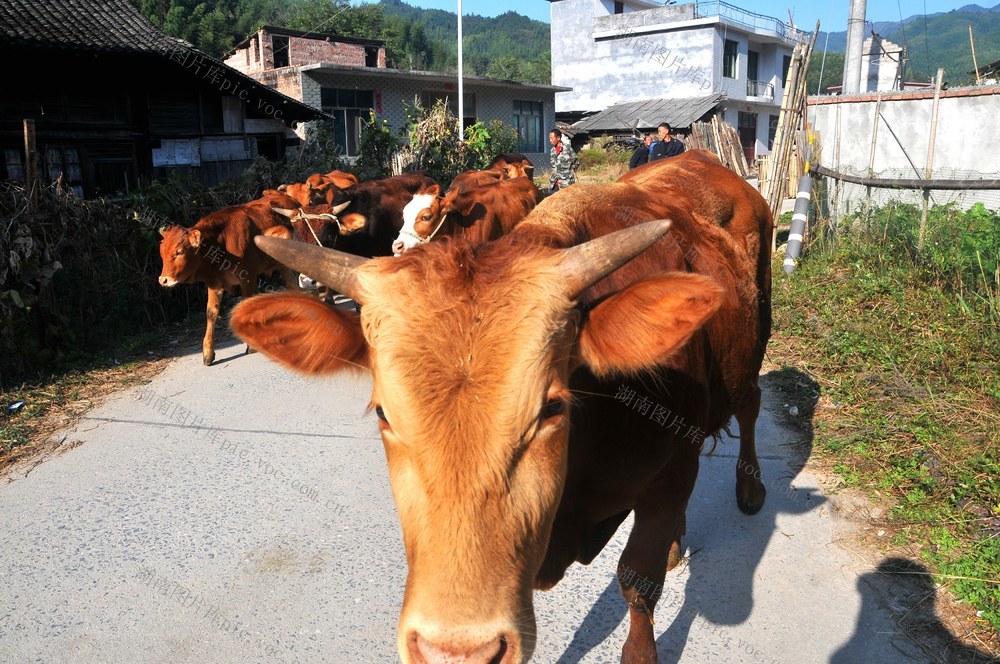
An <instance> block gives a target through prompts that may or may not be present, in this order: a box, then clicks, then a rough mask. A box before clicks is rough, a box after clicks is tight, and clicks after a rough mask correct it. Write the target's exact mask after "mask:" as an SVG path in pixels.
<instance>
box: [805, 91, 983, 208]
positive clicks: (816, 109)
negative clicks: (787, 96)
mask: <svg viewBox="0 0 1000 664" xmlns="http://www.w3.org/2000/svg"><path fill="white" fill-rule="evenodd" d="M933 97H934V94H933V92H920V93H912V92H908V93H894V94H883V96H882V108H881V114H882V117H883V118H884V121H881V122H880V123H879V127H878V134H877V136H876V137H875V141H874V142H875V147H874V163H873V166H872V172H873V174H874V177H878V178H907V179H912V178H923V176H924V168H925V166H926V164H927V149H928V144H929V142H930V134H931V132H930V128H931V116H932V108H933ZM875 107H876V96H875V95H861V96H857V97H846V98H842V97H814V98H812V99H810V101H809V108H808V116H809V121H810V122H811V123H812V126H813V130H814V131H815V132H816V133H817V135H818V137H819V141H820V151H819V154H818V155H816V156H815V157H814V161H815V162H817V163H819V164H820V165H822V166H825V167H826V168H830V169H833V170H836V171H840V172H843V173H848V174H852V175H859V176H867V175H868V162H869V159H870V158H871V155H872V142H873V131H872V127H873V126H874V118H875ZM838 109H839V118H838ZM997 117H1000V87H991V88H964V89H958V90H946V91H945V92H943V93H942V94H941V101H940V108H939V110H938V125H937V136H936V139H935V143H934V162H933V169H932V175H931V177H932V178H934V179H979V178H997V177H1000V175H998V174H1000V130H998V129H997V125H996V118H997ZM890 128H891V131H890ZM838 145H839V155H838V150H837V147H838ZM829 190H830V192H833V190H834V187H833V183H832V182H831V183H830V186H829ZM866 194H867V191H866V187H862V186H860V185H853V184H847V183H844V184H842V185H841V186H840V189H839V192H838V199H837V200H836V201H833V203H835V204H839V205H840V206H841V207H840V208H839V209H840V210H841V211H843V212H846V211H849V210H850V209H853V208H854V207H855V206H857V205H859V204H860V203H861V202H862V201H863V200H864V199H865V197H866ZM872 195H873V200H874V201H875V203H876V204H882V203H884V202H885V201H887V200H890V199H895V200H903V201H906V202H913V203H919V202H920V201H921V200H922V194H921V192H920V191H919V190H888V189H877V190H876V189H873V191H872ZM932 196H933V199H934V201H933V202H935V203H939V204H940V203H942V202H948V201H955V202H957V203H958V204H959V205H961V206H962V207H968V206H970V205H972V204H973V203H975V202H977V201H983V202H984V203H986V204H987V205H988V206H991V207H1000V192H996V191H993V192H990V191H985V192H967V193H963V192H953V191H944V190H939V191H934V192H932Z"/></svg>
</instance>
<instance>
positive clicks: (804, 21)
mask: <svg viewBox="0 0 1000 664" xmlns="http://www.w3.org/2000/svg"><path fill="white" fill-rule="evenodd" d="M726 1H727V2H729V4H732V5H736V6H737V7H741V8H743V9H747V10H749V11H753V12H756V13H758V14H766V15H767V16H774V17H775V18H780V19H781V20H783V21H785V22H787V21H788V10H789V9H791V10H792V15H793V16H794V18H795V24H796V26H797V27H799V28H802V29H804V30H812V28H813V27H814V26H815V25H816V21H817V19H818V20H819V21H820V22H821V23H822V26H821V29H822V30H830V31H833V32H841V31H844V30H846V29H847V12H848V8H849V7H850V1H849V0H726ZM406 2H408V3H409V4H411V5H414V6H416V7H424V8H427V9H445V10H448V11H456V9H457V8H458V2H457V0H406ZM681 3H682V4H683V3H685V0H681ZM969 4H978V5H979V6H981V7H992V6H994V5H996V2H995V0H868V20H869V21H898V20H900V11H902V16H903V18H907V17H909V16H913V15H921V14H923V13H924V12H925V11H926V12H927V13H928V14H934V13H937V12H948V11H951V10H953V9H958V8H959V7H964V6H965V5H969ZM901 8H902V9H901ZM925 8H926V9H925ZM506 11H515V12H517V13H519V14H524V15H525V16H529V17H531V18H533V19H537V20H539V21H545V22H546V23H548V22H549V3H548V2H547V0H520V1H519V2H498V1H497V0H463V2H462V12H463V13H464V14H479V15H480V16H496V15H497V14H502V13H504V12H506Z"/></svg>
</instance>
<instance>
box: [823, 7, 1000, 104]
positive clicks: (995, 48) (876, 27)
mask: <svg viewBox="0 0 1000 664" xmlns="http://www.w3.org/2000/svg"><path fill="white" fill-rule="evenodd" d="M969 26H972V35H973V38H974V39H975V42H976V60H977V61H978V64H979V66H980V68H982V67H983V65H985V64H989V63H991V62H996V61H997V60H1000V5H997V6H995V7H993V8H984V7H980V6H979V5H966V6H964V7H961V8H960V9H956V10H953V11H950V12H943V13H939V14H928V15H926V16H924V15H923V14H920V15H916V16H910V17H908V18H905V19H903V20H902V21H897V22H875V23H869V24H868V31H869V32H868V34H869V35H870V34H871V31H874V32H876V33H877V34H879V35H882V36H883V37H885V38H886V39H888V40H889V41H891V42H893V43H895V44H899V45H900V46H905V47H906V80H908V81H930V80H931V79H932V78H933V77H934V75H935V74H936V73H937V69H938V67H943V68H944V77H945V80H946V81H947V82H948V84H949V85H950V86H951V87H957V86H959V85H968V84H971V83H973V82H974V80H975V75H974V74H971V73H970V72H972V71H973V69H974V65H973V62H972V47H971V44H970V42H969ZM824 27H827V26H824ZM866 36H867V35H866ZM846 42H847V33H846V32H843V31H841V32H831V33H830V35H829V42H828V41H827V35H826V33H820V35H819V38H818V39H817V41H816V51H815V52H814V53H813V61H812V63H811V64H810V67H809V73H810V81H811V85H810V87H809V94H816V84H817V83H818V82H819V71H820V67H821V66H822V61H823V50H824V48H825V49H826V51H827V56H826V67H825V71H824V75H823V82H822V88H823V89H825V88H826V87H827V86H830V85H840V83H841V79H842V77H843V70H844V57H843V55H844V47H845V44H846Z"/></svg>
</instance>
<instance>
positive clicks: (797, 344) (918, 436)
mask: <svg viewBox="0 0 1000 664" xmlns="http://www.w3.org/2000/svg"><path fill="white" fill-rule="evenodd" d="M980 207H981V206H980ZM918 223H919V211H914V210H912V209H909V208H908V207H907V206H890V207H889V209H885V210H879V211H876V212H875V213H874V214H873V215H872V217H871V218H870V219H868V220H864V221H862V220H858V219H855V220H853V223H845V224H842V228H841V231H840V234H839V235H838V237H836V238H829V237H827V238H824V239H823V240H822V241H819V242H816V243H814V244H813V245H812V247H811V248H810V251H809V252H808V254H807V255H806V256H805V257H804V259H803V260H802V261H801V262H800V264H799V266H798V268H797V270H796V271H795V272H794V273H793V274H792V275H791V276H790V277H784V276H782V275H781V271H780V267H781V262H780V259H778V260H777V261H776V262H775V264H774V274H775V275H776V277H775V282H774V290H773V298H774V317H775V334H774V337H773V339H772V343H771V345H770V350H769V354H770V355H771V356H772V358H773V359H775V360H778V361H780V362H782V363H783V364H787V365H791V366H793V367H795V368H797V369H798V370H800V371H804V372H807V373H808V374H810V375H811V376H813V377H815V379H816V380H817V381H818V383H819V384H820V386H821V390H822V393H823V396H822V398H821V400H820V403H819V406H818V407H817V410H816V414H815V418H814V429H815V440H814V453H815V454H817V455H819V457H820V458H821V459H823V460H824V461H825V462H826V463H828V464H829V465H830V466H831V467H832V468H833V470H834V471H835V472H836V473H837V474H838V475H839V476H840V478H841V479H842V480H843V482H844V483H845V484H846V485H848V486H855V487H858V488H861V489H862V490H864V491H867V492H868V493H869V494H872V495H873V496H874V495H877V496H881V497H888V499H889V501H890V503H891V505H892V507H891V509H890V511H889V516H888V518H889V524H888V525H889V526H890V527H892V529H893V530H894V535H893V538H892V539H893V541H894V543H896V544H900V545H910V546H915V547H917V548H918V549H919V550H920V551H921V556H922V557H923V562H924V563H926V564H927V565H928V567H929V568H930V569H931V571H932V572H933V573H934V574H935V575H936V579H937V580H938V581H940V582H941V583H944V584H946V585H948V586H949V587H950V589H951V590H952V591H953V592H954V593H955V594H956V595H957V596H958V598H959V599H960V600H961V601H963V602H967V603H968V604H969V605H971V606H973V607H975V610H976V615H977V617H978V620H979V622H980V625H979V627H980V628H981V629H982V630H983V631H984V632H985V633H986V634H989V635H991V636H992V640H993V643H992V645H993V647H996V646H997V645H998V644H997V641H996V632H997V631H998V630H1000V583H998V580H1000V372H998V371H997V367H998V366H1000V326H998V324H1000V315H998V311H997V309H996V301H997V300H996V295H997V293H998V292H1000V291H998V284H1000V280H998V279H997V278H996V273H995V270H996V269H997V268H996V265H997V258H998V252H1000V218H998V217H997V216H996V215H992V214H991V213H988V212H987V211H985V210H982V209H978V208H973V210H971V211H970V212H967V213H962V212H960V211H956V210H954V209H952V208H944V209H936V210H935V211H934V212H933V213H932V215H931V219H930V223H929V224H928V228H927V236H926V243H925V245H924V248H923V249H918V242H917V235H916V230H915V229H916V224H918ZM991 270H992V271H994V272H991Z"/></svg>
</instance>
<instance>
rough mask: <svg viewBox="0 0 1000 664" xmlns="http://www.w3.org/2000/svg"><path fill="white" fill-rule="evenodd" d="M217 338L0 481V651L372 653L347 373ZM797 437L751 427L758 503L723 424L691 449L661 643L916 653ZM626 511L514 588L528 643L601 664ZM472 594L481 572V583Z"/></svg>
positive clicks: (371, 442) (387, 588)
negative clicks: (329, 372)
mask: <svg viewBox="0 0 1000 664" xmlns="http://www.w3.org/2000/svg"><path fill="white" fill-rule="evenodd" d="M241 350H242V346H241V345H239V344H237V343H236V342H235V341H232V342H229V343H228V344H223V345H222V347H221V348H220V349H219V353H218V356H219V358H220V362H219V364H217V365H216V366H213V367H210V368H204V367H202V366H201V361H200V356H199V354H198V353H197V351H195V350H193V351H192V353H191V354H190V355H188V356H185V357H181V358H179V359H177V360H176V361H174V362H173V363H172V364H171V366H170V367H169V368H168V369H167V370H166V371H165V372H164V373H162V374H161V375H160V376H158V377H157V378H156V379H155V380H153V382H152V383H150V384H149V385H147V386H146V387H144V388H141V389H138V388H137V389H129V390H126V391H123V392H121V393H119V394H117V395H116V396H114V397H113V398H111V399H110V400H108V401H107V402H106V403H105V404H104V405H103V406H101V407H99V408H96V409H94V410H93V411H91V412H90V413H89V414H88V415H87V416H86V417H85V418H84V419H83V420H82V421H80V422H79V424H78V426H77V427H76V428H75V429H74V430H73V431H70V432H68V433H69V439H70V440H73V439H79V440H81V441H83V444H82V445H80V446H79V447H77V448H76V449H73V450H71V451H69V452H67V453H66V454H64V455H62V456H60V457H58V458H55V459H52V460H49V461H47V462H45V463H43V464H41V465H40V466H38V467H36V468H35V469H34V470H32V471H31V472H30V473H29V474H28V475H27V476H24V474H23V472H22V473H20V474H15V475H14V476H13V480H14V481H12V482H11V483H9V484H6V485H3V486H0V532H2V533H3V549H2V556H0V662H18V663H20V662H129V663H134V662H211V663H213V664H225V663H229V662H234V663H235V662H254V661H259V662H337V663H341V662H344V663H354V662H393V661H396V660H397V658H396V652H395V631H396V620H397V616H398V612H399V609H400V602H401V598H402V591H403V585H404V580H405V574H406V563H405V558H404V555H403V549H402V543H401V539H400V530H399V526H398V523H397V518H396V513H395V508H394V505H393V501H392V497H391V494H390V491H389V484H388V479H387V473H386V467H385V457H384V454H383V451H382V444H381V442H380V439H379V437H378V433H377V426H376V421H375V417H374V415H372V414H366V413H365V409H366V406H367V403H368V398H369V393H370V384H369V381H368V380H367V379H362V378H350V377H343V378H337V379H331V380H310V379H305V378H301V377H299V376H296V375H293V374H291V373H288V372H286V371H284V370H282V369H281V368H279V367H278V366H276V365H274V364H272V363H270V362H269V361H268V360H266V359H265V358H264V357H263V356H261V355H252V356H244V355H242V354H241ZM800 437H801V434H793V433H789V432H786V431H783V430H781V429H779V428H777V427H776V426H775V424H774V421H773V419H772V418H771V416H770V414H768V413H766V412H765V413H764V414H763V415H762V418H761V421H760V422H759V423H758V440H759V444H760V452H761V457H762V465H763V469H764V474H765V475H764V477H765V484H766V486H767V488H768V499H767V503H766V505H765V506H764V509H763V511H762V512H761V513H760V514H758V515H757V516H755V517H746V516H744V515H743V514H741V513H740V512H739V511H738V510H737V508H736V502H735V499H734V496H733V483H734V480H733V477H734V472H735V470H734V469H735V454H736V452H737V444H736V443H734V442H733V441H731V440H728V439H726V440H725V441H723V443H722V444H720V445H719V447H718V449H717V450H716V452H715V453H714V454H713V455H712V456H706V457H705V458H704V459H703V463H702V468H701V474H700V476H699V478H698V484H697V488H696V489H695V493H694V497H693V498H692V502H691V505H690V508H689V510H688V524H689V525H688V531H689V532H688V536H687V538H686V542H685V543H686V546H687V548H688V552H689V553H690V562H689V564H688V565H686V566H684V567H683V568H678V570H675V572H672V573H671V574H670V575H668V585H667V589H666V591H665V594H664V599H663V600H662V601H661V602H660V605H659V606H658V607H657V609H656V632H657V635H658V640H657V644H658V648H659V652H660V661H661V662H663V663H665V664H674V663H677V662H684V663H688V662H697V663H722V664H727V663H734V664H735V663H747V664H750V663H765V664H772V663H778V662H780V663H786V662H787V663H789V664H791V663H795V664H799V663H803V662H835V663H836V664H852V663H855V662H880V663H883V664H884V663H890V664H892V663H895V662H925V661H927V657H926V656H924V655H918V654H917V653H918V651H917V650H915V649H914V647H913V646H912V645H910V643H909V642H908V641H907V640H906V639H905V638H904V637H903V636H902V635H900V634H899V633H898V631H897V630H896V629H895V628H894V627H893V625H892V623H891V622H890V621H889V619H888V617H887V615H886V614H885V613H884V611H883V609H882V608H880V604H879V600H878V598H877V597H875V596H874V595H873V594H872V593H871V592H869V591H868V590H866V585H865V584H864V583H863V582H861V581H862V578H861V575H862V574H863V573H864V572H865V571H870V570H866V569H864V568H863V565H862V563H861V561H859V560H858V559H857V558H856V557H854V556H852V555H851V554H850V553H848V552H847V551H846V550H845V549H843V548H841V547H840V546H838V544H836V543H835V541H836V540H837V538H838V519H837V518H836V517H835V516H832V515H831V512H830V510H829V507H828V506H827V505H826V504H825V503H826V501H825V499H824V497H823V495H822V494H821V493H820V492H819V490H818V488H817V487H818V485H817V483H816V481H815V480H814V479H813V478H812V477H810V476H809V475H808V474H805V473H800V472H797V470H798V468H799V467H800V464H790V462H789V461H788V459H789V457H790V456H791V455H790V453H789V451H788V449H787V448H786V447H785V446H786V445H789V444H793V443H796V442H797V439H798V438H800ZM629 527H630V522H626V524H625V525H623V526H622V528H621V530H620V532H619V533H618V535H617V536H616V537H615V538H614V539H613V540H612V542H611V543H610V544H609V546H608V547H607V548H606V549H605V551H604V552H603V553H602V554H601V555H600V556H599V557H598V558H597V559H596V560H595V561H594V563H593V564H592V565H591V566H589V567H582V566H576V567H574V568H573V569H572V570H571V571H570V572H569V574H568V575H567V578H566V579H565V580H564V581H563V582H562V583H561V584H559V586H557V587H556V589H554V590H553V591H551V592H547V593H536V605H537V614H538V625H539V635H538V647H537V650H536V654H535V658H534V660H533V661H536V662H542V663H552V662H558V663H560V664H570V663H573V662H617V661H618V657H619V653H620V650H621V646H622V643H623V641H624V638H625V634H626V627H627V620H626V619H625V617H626V606H625V604H624V601H623V600H622V599H621V597H620V595H619V594H618V591H617V587H616V584H615V582H614V578H613V572H614V570H615V566H616V561H617V557H618V555H619V553H620V552H621V550H622V547H623V546H624V542H625V534H627V532H628V529H629ZM484 592H488V589H485V588H484Z"/></svg>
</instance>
